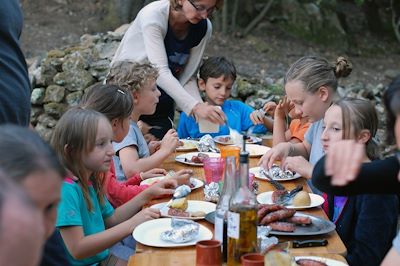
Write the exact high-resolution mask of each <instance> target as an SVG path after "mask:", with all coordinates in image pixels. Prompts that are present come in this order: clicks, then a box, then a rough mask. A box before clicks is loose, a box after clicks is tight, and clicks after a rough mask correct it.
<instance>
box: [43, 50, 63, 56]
mask: <svg viewBox="0 0 400 266" xmlns="http://www.w3.org/2000/svg"><path fill="white" fill-rule="evenodd" d="M64 56H65V52H64V51H61V50H51V51H48V52H47V57H49V58H62V57H64Z"/></svg>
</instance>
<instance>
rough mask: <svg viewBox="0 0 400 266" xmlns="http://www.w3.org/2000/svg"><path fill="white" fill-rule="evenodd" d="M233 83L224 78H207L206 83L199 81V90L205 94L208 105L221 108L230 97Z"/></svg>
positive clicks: (229, 79)
mask: <svg viewBox="0 0 400 266" xmlns="http://www.w3.org/2000/svg"><path fill="white" fill-rule="evenodd" d="M233 82H234V81H233V80H232V79H231V78H225V76H220V77H219V78H208V79H207V82H205V81H204V80H203V79H200V80H199V88H200V90H201V91H205V92H206V97H207V102H208V103H210V104H212V105H219V106H221V105H223V104H224V102H225V100H226V99H228V98H229V96H230V95H231V89H232V85H233Z"/></svg>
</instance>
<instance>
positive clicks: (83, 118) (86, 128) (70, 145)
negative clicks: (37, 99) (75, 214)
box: [51, 107, 108, 211]
mask: <svg viewBox="0 0 400 266" xmlns="http://www.w3.org/2000/svg"><path fill="white" fill-rule="evenodd" d="M101 119H105V120H106V121H108V120H107V118H106V117H105V116H104V115H103V114H101V113H99V112H97V111H94V110H90V109H83V108H81V107H73V108H71V109H70V110H68V111H67V112H65V114H64V115H63V116H62V117H61V118H60V120H59V121H58V123H57V125H56V127H55V129H54V132H53V135H52V138H51V145H52V146H53V148H54V150H55V151H56V153H57V155H58V158H59V159H60V161H61V162H62V163H63V164H64V166H65V167H66V168H67V169H68V170H69V171H71V172H72V174H73V175H74V176H76V177H77V178H78V179H79V185H80V186H81V188H82V191H83V197H84V199H85V202H86V205H87V207H88V209H89V211H91V210H92V206H93V205H92V202H91V200H90V195H89V183H90V182H92V184H93V187H94V189H95V191H96V193H97V198H98V199H99V201H100V203H101V204H103V203H104V195H105V194H104V190H103V184H104V180H105V176H104V173H94V176H93V177H94V178H92V177H90V176H87V175H86V168H85V166H84V164H83V160H82V159H83V157H84V156H86V155H87V154H89V153H90V152H91V151H92V150H93V149H94V148H95V145H96V136H97V127H98V123H99V121H100V120H101Z"/></svg>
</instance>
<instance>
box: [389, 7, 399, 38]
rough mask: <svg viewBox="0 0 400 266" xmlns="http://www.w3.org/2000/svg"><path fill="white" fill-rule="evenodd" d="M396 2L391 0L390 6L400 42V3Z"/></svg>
mask: <svg viewBox="0 0 400 266" xmlns="http://www.w3.org/2000/svg"><path fill="white" fill-rule="evenodd" d="M394 2H395V0H391V1H390V7H391V8H392V26H393V30H394V34H395V36H396V39H397V41H399V42H400V4H399V3H398V2H397V3H396V4H395V3H394Z"/></svg>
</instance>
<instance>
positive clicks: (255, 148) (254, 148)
mask: <svg viewBox="0 0 400 266" xmlns="http://www.w3.org/2000/svg"><path fill="white" fill-rule="evenodd" d="M270 149H271V148H270V147H267V146H263V145H258V144H247V145H246V150H247V151H248V152H249V156H250V157H261V156H263V155H264V154H265V153H266V152H267V151H269V150H270Z"/></svg>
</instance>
